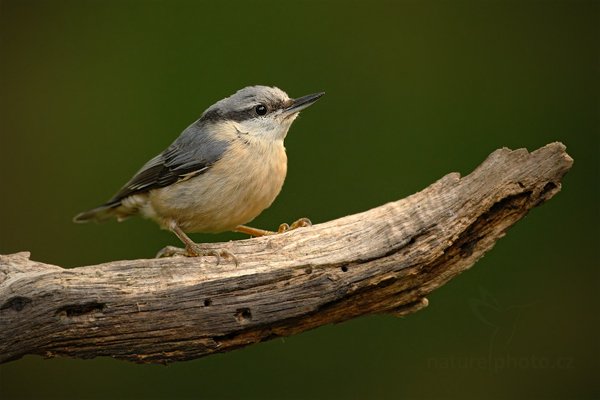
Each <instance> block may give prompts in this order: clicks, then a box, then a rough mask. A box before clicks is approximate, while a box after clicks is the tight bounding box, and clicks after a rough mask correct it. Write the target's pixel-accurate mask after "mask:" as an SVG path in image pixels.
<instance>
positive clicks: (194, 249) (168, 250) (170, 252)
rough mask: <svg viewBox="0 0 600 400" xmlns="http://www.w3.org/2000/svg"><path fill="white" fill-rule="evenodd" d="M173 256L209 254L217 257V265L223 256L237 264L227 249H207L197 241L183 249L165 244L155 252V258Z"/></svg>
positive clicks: (235, 258)
mask: <svg viewBox="0 0 600 400" xmlns="http://www.w3.org/2000/svg"><path fill="white" fill-rule="evenodd" d="M174 256H184V257H206V256H211V257H216V258H217V265H219V264H220V263H221V259H223V258H225V259H231V260H232V261H233V262H234V263H235V265H236V267H237V266H238V265H239V262H238V259H237V257H236V256H235V255H234V254H233V253H232V252H230V251H229V250H224V249H221V250H214V249H207V248H205V247H203V246H201V245H199V244H197V243H193V244H190V245H188V246H186V247H185V248H184V249H182V248H180V247H175V246H167V247H165V248H163V249H162V250H160V251H159V252H158V254H156V258H163V257H174Z"/></svg>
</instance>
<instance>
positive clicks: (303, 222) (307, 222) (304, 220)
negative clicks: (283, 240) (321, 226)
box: [277, 218, 312, 233]
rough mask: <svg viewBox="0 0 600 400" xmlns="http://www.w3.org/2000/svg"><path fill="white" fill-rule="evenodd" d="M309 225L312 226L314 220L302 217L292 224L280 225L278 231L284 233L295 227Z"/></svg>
mask: <svg viewBox="0 0 600 400" xmlns="http://www.w3.org/2000/svg"><path fill="white" fill-rule="evenodd" d="M308 226H312V222H310V219H308V218H300V219H299V220H297V221H295V222H293V223H292V224H291V225H288V224H286V223H283V224H281V225H279V228H278V229H277V233H283V232H287V231H291V230H293V229H297V228H305V227H308Z"/></svg>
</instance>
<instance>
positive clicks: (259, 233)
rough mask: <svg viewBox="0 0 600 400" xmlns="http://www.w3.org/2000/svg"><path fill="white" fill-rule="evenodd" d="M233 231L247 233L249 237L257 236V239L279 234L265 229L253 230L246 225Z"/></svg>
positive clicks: (239, 226)
mask: <svg viewBox="0 0 600 400" xmlns="http://www.w3.org/2000/svg"><path fill="white" fill-rule="evenodd" d="M233 231H234V232H240V233H245V234H247V235H250V236H255V237H258V236H267V235H274V234H276V233H277V232H273V231H267V230H265V229H258V228H252V227H251V226H246V225H238V226H236V227H235V229H234V230H233Z"/></svg>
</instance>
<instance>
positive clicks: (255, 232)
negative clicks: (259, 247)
mask: <svg viewBox="0 0 600 400" xmlns="http://www.w3.org/2000/svg"><path fill="white" fill-rule="evenodd" d="M306 226H312V222H310V219H308V218H300V219H299V220H297V221H296V222H294V223H293V224H291V225H288V224H286V223H283V224H281V225H279V228H278V229H277V232H273V231H267V230H265V229H258V228H252V227H250V226H246V225H238V226H237V227H236V228H235V229H234V230H233V231H234V232H241V233H245V234H247V235H250V236H255V237H258V236H267V235H275V234H277V233H283V232H287V231H291V230H292V229H296V228H303V227H306Z"/></svg>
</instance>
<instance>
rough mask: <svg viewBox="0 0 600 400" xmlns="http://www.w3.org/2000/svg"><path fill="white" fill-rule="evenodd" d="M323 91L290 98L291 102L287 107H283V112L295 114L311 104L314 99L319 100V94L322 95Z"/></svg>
mask: <svg viewBox="0 0 600 400" xmlns="http://www.w3.org/2000/svg"><path fill="white" fill-rule="evenodd" d="M324 94H325V92H320V93H314V94H309V95H307V96H302V97H298V98H297V99H292V104H291V105H290V106H288V107H287V108H284V109H283V113H284V114H286V115H292V114H296V113H298V112H300V111H302V110H304V109H305V108H307V107H308V106H310V105H311V104H314V102H315V101H317V100H319V98H320V97H321V96H323V95H324Z"/></svg>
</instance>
